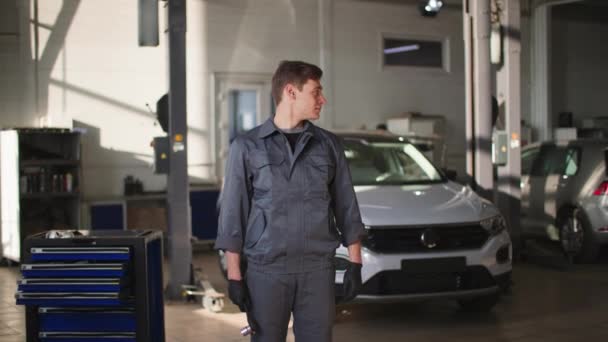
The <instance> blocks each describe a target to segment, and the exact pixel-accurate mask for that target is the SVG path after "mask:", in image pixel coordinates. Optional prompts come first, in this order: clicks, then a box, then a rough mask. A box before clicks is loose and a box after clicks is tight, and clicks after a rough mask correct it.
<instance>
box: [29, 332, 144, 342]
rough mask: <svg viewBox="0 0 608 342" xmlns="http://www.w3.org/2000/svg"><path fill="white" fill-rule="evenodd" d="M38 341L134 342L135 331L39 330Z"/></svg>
mask: <svg viewBox="0 0 608 342" xmlns="http://www.w3.org/2000/svg"><path fill="white" fill-rule="evenodd" d="M38 339H39V340H40V342H135V333H100V332H88V333H87V332H80V331H75V332H40V333H38Z"/></svg>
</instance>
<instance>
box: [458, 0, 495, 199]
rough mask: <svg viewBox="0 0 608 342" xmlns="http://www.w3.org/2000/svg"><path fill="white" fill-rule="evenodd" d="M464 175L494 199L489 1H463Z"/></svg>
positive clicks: (483, 194)
mask: <svg viewBox="0 0 608 342" xmlns="http://www.w3.org/2000/svg"><path fill="white" fill-rule="evenodd" d="M463 23H464V31H463V32H464V41H465V44H464V45H465V94H466V101H465V108H466V110H465V113H466V114H465V115H466V140H467V141H466V143H467V151H466V157H467V164H466V166H467V174H468V176H469V177H470V182H469V183H470V184H471V185H472V187H473V189H474V190H475V191H477V193H478V194H480V195H481V196H483V197H484V198H486V199H489V200H492V199H493V190H494V175H493V171H492V170H493V168H492V154H491V153H492V151H491V149H492V102H491V101H492V95H491V89H492V83H491V81H492V77H491V65H490V0H465V1H464V5H463Z"/></svg>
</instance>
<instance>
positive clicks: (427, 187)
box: [355, 181, 499, 226]
mask: <svg viewBox="0 0 608 342" xmlns="http://www.w3.org/2000/svg"><path fill="white" fill-rule="evenodd" d="M355 192H356V193H357V200H358V201H359V208H360V209H361V218H362V220H363V223H364V224H365V225H367V226H410V225H412V226H418V225H439V224H457V223H470V222H478V221H479V220H482V219H486V218H489V217H492V216H495V215H497V214H498V213H499V212H498V210H497V209H496V207H495V206H494V205H493V204H492V203H491V202H489V201H487V200H485V199H483V198H481V197H479V196H478V195H477V194H476V193H475V192H474V191H473V190H471V188H469V187H468V186H463V185H460V184H458V183H455V182H451V181H449V182H445V183H438V184H417V185H402V186H355Z"/></svg>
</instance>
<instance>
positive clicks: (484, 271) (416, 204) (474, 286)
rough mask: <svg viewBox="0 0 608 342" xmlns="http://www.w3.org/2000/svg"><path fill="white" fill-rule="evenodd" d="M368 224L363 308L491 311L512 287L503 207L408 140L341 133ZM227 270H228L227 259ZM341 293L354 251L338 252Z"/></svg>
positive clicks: (362, 211) (221, 263) (358, 133)
mask: <svg viewBox="0 0 608 342" xmlns="http://www.w3.org/2000/svg"><path fill="white" fill-rule="evenodd" d="M336 134H337V135H338V136H340V137H341V138H342V139H343V142H344V148H345V154H346V158H347V160H348V163H349V167H350V171H351V175H352V179H353V184H354V187H355V192H356V194H357V200H358V202H359V208H360V211H361V217H362V219H363V223H364V224H365V225H366V230H367V236H366V237H365V239H364V240H363V250H362V257H363V268H362V280H363V288H362V291H361V292H360V294H359V295H358V296H357V298H356V300H357V301H403V300H421V299H430V298H450V299H457V300H458V302H459V303H460V305H461V306H462V307H463V308H464V309H468V310H472V311H487V310H490V309H491V308H492V307H493V306H494V305H495V304H496V302H497V301H498V299H499V296H500V292H501V291H500V290H501V288H503V289H504V288H507V287H508V286H509V285H510V281H511V269H512V265H511V257H512V249H511V240H510V238H509V234H508V233H507V229H506V224H505V220H504V219H503V217H502V216H501V215H500V213H499V212H498V210H497V208H496V207H495V206H494V205H493V204H492V203H490V202H488V201H486V200H484V199H482V198H481V197H479V196H478V195H476V194H475V192H473V191H472V190H471V189H470V188H469V187H466V186H463V185H460V184H458V183H455V182H453V181H451V180H449V179H447V178H446V176H445V175H444V173H443V172H441V171H440V170H439V169H437V168H436V167H435V166H434V165H433V164H432V163H431V162H430V161H429V160H428V159H427V158H426V157H425V156H424V155H423V154H422V152H420V150H419V149H417V148H416V146H414V145H413V144H412V143H409V142H408V141H407V139H406V138H403V137H398V136H394V135H386V134H376V133H367V132H349V133H346V132H336ZM220 265H221V266H222V269H223V270H224V271H225V265H224V263H223V257H222V255H221V254H220ZM335 265H336V294H337V296H338V297H339V294H340V293H341V292H342V289H341V287H342V280H343V277H344V271H345V269H346V266H347V265H348V250H347V249H346V248H345V247H342V246H341V247H339V248H338V249H337V250H336V257H335Z"/></svg>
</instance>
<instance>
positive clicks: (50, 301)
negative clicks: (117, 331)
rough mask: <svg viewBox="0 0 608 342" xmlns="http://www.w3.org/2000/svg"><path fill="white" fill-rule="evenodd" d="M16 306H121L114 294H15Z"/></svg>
mask: <svg viewBox="0 0 608 342" xmlns="http://www.w3.org/2000/svg"><path fill="white" fill-rule="evenodd" d="M15 298H16V299H17V304H18V305H38V306H118V305H123V304H124V303H123V302H122V301H121V298H120V294H119V293H116V292H82V293H76V292H73V293H69V292H65V293H64V292H36V293H23V292H17V294H15Z"/></svg>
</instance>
